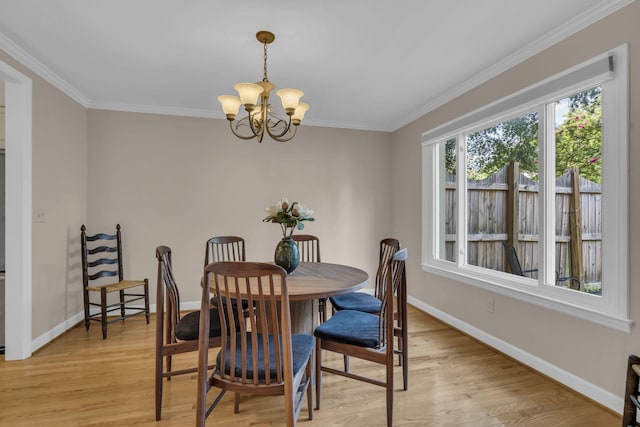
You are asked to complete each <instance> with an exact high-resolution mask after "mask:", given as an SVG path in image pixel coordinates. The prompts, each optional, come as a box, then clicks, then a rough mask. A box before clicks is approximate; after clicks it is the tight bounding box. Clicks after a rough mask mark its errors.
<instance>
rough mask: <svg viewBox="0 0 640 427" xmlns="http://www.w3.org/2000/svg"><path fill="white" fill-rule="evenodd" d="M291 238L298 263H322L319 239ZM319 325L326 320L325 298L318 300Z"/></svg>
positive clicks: (301, 235)
mask: <svg viewBox="0 0 640 427" xmlns="http://www.w3.org/2000/svg"><path fill="white" fill-rule="evenodd" d="M291 238H292V239H293V240H294V241H295V242H296V243H297V244H298V250H299V251H300V262H322V261H321V260H320V239H318V238H317V237H316V236H312V235H310V234H294V235H292V236H291ZM318 315H319V316H320V323H322V322H324V321H325V320H327V298H320V299H319V300H318Z"/></svg>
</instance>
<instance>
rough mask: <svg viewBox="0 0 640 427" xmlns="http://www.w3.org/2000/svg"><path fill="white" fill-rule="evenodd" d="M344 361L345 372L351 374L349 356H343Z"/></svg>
mask: <svg viewBox="0 0 640 427" xmlns="http://www.w3.org/2000/svg"><path fill="white" fill-rule="evenodd" d="M342 357H343V359H344V371H345V372H349V356H342Z"/></svg>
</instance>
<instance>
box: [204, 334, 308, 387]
mask: <svg viewBox="0 0 640 427" xmlns="http://www.w3.org/2000/svg"><path fill="white" fill-rule="evenodd" d="M238 335H239V334H238ZM249 335H250V333H249V332H247V350H246V369H247V378H251V379H253V378H254V374H255V373H254V371H253V351H252V343H251V337H250V336H249ZM262 340H263V335H262V334H258V337H257V341H258V379H260V380H264V379H265V372H266V370H265V366H264V347H263V345H262ZM313 346H314V340H313V337H312V336H311V335H303V334H293V335H291V351H292V359H293V375H296V373H297V372H298V371H300V369H301V368H302V367H303V366H304V364H305V362H306V361H307V360H308V359H309V357H310V356H311V352H312V351H313ZM230 348H231V342H230V341H228V342H227V351H224V354H225V372H224V373H225V375H229V374H230V372H231V351H229V349H230ZM222 353H223V351H222V350H220V352H219V353H218V356H217V357H216V369H219V368H220V366H221V365H222V363H221V358H222ZM242 354H243V353H242V349H241V347H240V338H239V337H238V338H237V339H236V357H235V358H236V360H235V376H236V377H238V378H240V377H242ZM280 354H282V351H281V352H280ZM269 365H270V367H269V373H270V377H271V378H272V379H273V378H276V377H277V371H276V354H275V345H274V342H273V337H272V336H271V335H269ZM280 369H282V367H280Z"/></svg>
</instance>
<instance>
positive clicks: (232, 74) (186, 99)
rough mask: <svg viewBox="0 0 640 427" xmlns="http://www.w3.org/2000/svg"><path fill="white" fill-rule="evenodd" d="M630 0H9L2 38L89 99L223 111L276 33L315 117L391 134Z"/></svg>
mask: <svg viewBox="0 0 640 427" xmlns="http://www.w3.org/2000/svg"><path fill="white" fill-rule="evenodd" d="M631 1H632V0H562V1H558V0H536V1H531V0H482V1H481V0H397V1H393V2H392V1H388V0H351V1H345V0H322V1H310V0H272V1H264V0H242V1H235V2H221V1H213V0H182V1H179V0H109V1H104V0H0V49H2V50H5V51H6V52H7V53H8V54H10V55H11V56H13V57H14V58H16V59H17V60H19V61H20V62H22V63H23V64H25V65H27V66H28V67H29V68H31V69H32V70H34V71H35V72H37V73H38V74H40V75H41V76H42V77H44V78H45V79H47V80H48V81H50V82H51V83H53V84H54V85H56V86H57V87H58V88H60V89H61V90H63V91H64V92H65V93H67V94H68V95H70V96H71V97H73V98H74V99H76V100H77V101H78V102H80V103H81V104H83V105H84V106H86V107H87V108H100V109H112V110H122V111H140V112H152V113H163V114H178V115H188V116H197V117H216V118H224V115H223V114H222V111H221V108H220V105H219V103H218V102H217V100H216V97H217V96H218V95H222V94H233V93H234V91H233V85H234V84H235V83H238V82H243V81H247V82H255V81H260V80H262V71H263V70H262V68H263V64H262V61H263V51H262V50H263V48H262V45H261V44H260V43H258V41H257V40H256V38H255V33H256V32H257V31H258V30H269V31H271V32H273V33H275V35H276V40H275V42H274V43H273V44H271V45H269V50H268V53H269V62H268V67H269V80H270V81H271V82H272V83H274V84H275V85H276V86H277V87H279V88H283V87H294V88H298V89H302V90H303V91H304V92H305V96H304V98H303V100H304V101H306V102H307V103H308V104H310V105H311V109H310V110H309V111H308V112H307V115H306V117H305V120H304V121H303V125H304V124H309V125H317V126H332V127H343V128H353V129H371V130H383V131H392V130H395V129H397V128H399V127H401V126H403V125H404V124H406V123H408V122H410V121H411V120H414V119H416V118H418V117H420V116H421V115H423V114H425V113H427V112H428V111H430V110H432V109H433V108H435V107H437V106H438V105H441V104H442V103H444V102H446V101H448V100H450V99H452V98H454V97H455V96H457V95H460V94H461V93H463V92H465V91H466V90H468V89H470V88H472V87H474V86H476V85H477V84H479V83H482V82H483V81H486V80H487V79H489V78H491V77H493V76H495V75H497V74H498V73H500V72H502V71H504V70H506V69H508V68H509V67H511V66H513V65H515V64H517V63H519V62H521V61H523V60H524V59H526V58H528V57H530V56H531V55H533V54H535V53H537V52H539V51H540V50H542V49H544V48H546V47H548V46H550V45H552V44H553V43H556V42H557V41H559V40H561V39H563V38H565V37H567V36H568V35H570V34H573V33H575V32H576V31H578V30H580V29H582V28H584V27H585V26H587V25H589V24H591V23H592V22H595V21H596V20H598V19H600V18H602V17H604V16H606V15H608V14H610V13H612V12H614V11H615V10H618V9H619V8H621V7H623V6H624V5H626V4H628V3H630V2H631ZM274 104H275V102H274ZM278 104H279V102H278ZM277 108H278V109H279V108H281V107H280V105H278V106H277Z"/></svg>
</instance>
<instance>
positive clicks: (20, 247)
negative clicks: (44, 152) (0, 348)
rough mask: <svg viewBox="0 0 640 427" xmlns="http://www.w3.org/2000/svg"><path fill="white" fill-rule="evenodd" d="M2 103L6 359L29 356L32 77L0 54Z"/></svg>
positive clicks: (30, 333) (30, 346)
mask: <svg viewBox="0 0 640 427" xmlns="http://www.w3.org/2000/svg"><path fill="white" fill-rule="evenodd" d="M2 83H4V105H5V145H6V148H5V159H6V163H5V177H6V184H7V185H6V188H5V191H6V192H5V212H6V222H5V225H6V227H5V231H6V233H5V239H6V240H5V244H6V246H8V247H10V248H11V251H8V252H7V253H6V259H5V263H6V274H5V304H4V307H5V313H4V317H5V320H6V319H11V328H7V327H6V325H7V322H6V321H5V329H4V333H5V356H4V359H5V360H20V359H26V358H28V357H29V356H31V348H32V344H31V335H32V330H31V323H32V319H31V313H32V307H31V295H32V283H31V281H32V279H31V278H32V255H31V251H32V241H31V238H32V237H31V236H32V232H31V229H32V216H33V215H32V208H31V206H32V200H31V199H32V187H33V183H32V177H31V170H32V141H31V138H32V109H33V107H32V93H33V88H32V81H31V79H30V78H29V77H27V76H25V75H24V74H22V73H21V72H19V71H17V70H16V69H14V68H13V67H11V66H9V65H8V64H7V63H5V62H3V61H2V60H0V84H2Z"/></svg>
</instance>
